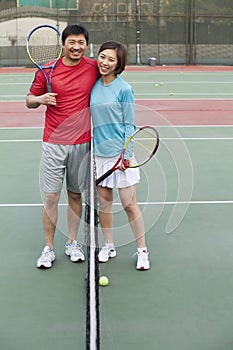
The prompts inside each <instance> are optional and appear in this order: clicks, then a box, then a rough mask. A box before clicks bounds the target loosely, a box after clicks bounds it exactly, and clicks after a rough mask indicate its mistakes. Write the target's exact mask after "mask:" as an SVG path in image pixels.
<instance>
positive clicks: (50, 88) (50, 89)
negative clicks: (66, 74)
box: [47, 83, 53, 92]
mask: <svg viewBox="0 0 233 350" xmlns="http://www.w3.org/2000/svg"><path fill="white" fill-rule="evenodd" d="M47 87H48V92H53V91H52V85H51V83H48V84H47Z"/></svg>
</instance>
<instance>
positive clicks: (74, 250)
mask: <svg viewBox="0 0 233 350" xmlns="http://www.w3.org/2000/svg"><path fill="white" fill-rule="evenodd" d="M65 254H66V255H67V256H69V257H70V260H71V261H72V262H78V261H79V260H81V261H84V260H85V256H84V253H83V250H82V246H81V244H78V243H77V241H73V242H72V243H68V242H66V245H65Z"/></svg>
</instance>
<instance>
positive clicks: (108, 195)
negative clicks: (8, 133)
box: [90, 41, 150, 270]
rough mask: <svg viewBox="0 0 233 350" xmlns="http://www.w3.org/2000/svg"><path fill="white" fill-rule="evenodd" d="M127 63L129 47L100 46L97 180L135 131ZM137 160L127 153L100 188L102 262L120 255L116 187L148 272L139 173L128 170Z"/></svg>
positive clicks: (95, 93) (95, 103)
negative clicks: (115, 217) (114, 211)
mask: <svg viewBox="0 0 233 350" xmlns="http://www.w3.org/2000/svg"><path fill="white" fill-rule="evenodd" d="M126 62H127V49H126V47H125V45H123V44H121V43H119V42H117V41H108V42H105V43H103V44H102V46H101V47H100V49H99V53H98V59H97V64H98V68H99V71H100V74H101V77H100V78H99V79H98V80H97V82H96V84H95V85H94V87H93V89H92V92H91V102H90V105H91V114H92V119H93V127H94V131H93V142H94V155H95V160H96V171H97V178H99V177H100V176H101V175H102V174H103V173H105V172H106V170H108V169H109V168H111V167H112V165H113V164H114V163H115V162H116V159H117V158H118V156H119V154H120V153H121V150H122V148H123V145H124V143H125V141H126V140H127V138H128V137H129V136H130V135H131V134H132V133H133V132H134V130H135V125H134V120H135V110H134V93H133V90H132V87H131V86H130V85H129V84H128V83H127V82H126V81H125V80H123V79H122V78H121V77H120V76H119V74H120V73H122V72H123V70H124V69H125V65H126ZM133 158H134V156H133V153H132V150H129V151H127V152H126V153H125V160H124V162H123V163H122V164H121V165H120V169H119V170H116V171H115V172H114V173H113V174H112V175H110V176H109V177H108V178H107V179H106V180H104V181H103V182H101V183H100V184H99V185H98V187H97V190H98V195H99V215H100V223H101V227H102V231H103V235H104V246H103V247H102V249H101V250H100V252H99V261H100V262H107V261H108V260H109V258H113V257H115V256H116V250H115V246H114V242H113V233H112V231H113V230H112V229H113V214H112V203H113V188H117V189H118V192H119V196H120V199H121V203H122V205H123V207H124V210H125V212H126V214H127V216H128V220H129V223H130V226H131V229H132V231H133V233H134V236H135V239H136V242H137V257H138V259H137V266H136V268H137V269H138V270H148V269H149V268H150V262H149V259H148V256H149V253H148V251H147V248H146V244H145V228H144V221H143V217H142V214H141V212H140V209H139V207H138V204H137V199H136V183H138V182H139V178H140V176H139V170H136V169H127V166H128V165H129V164H130V162H132V161H133Z"/></svg>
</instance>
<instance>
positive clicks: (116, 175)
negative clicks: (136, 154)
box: [95, 156, 140, 188]
mask: <svg viewBox="0 0 233 350" xmlns="http://www.w3.org/2000/svg"><path fill="white" fill-rule="evenodd" d="M117 159H118V156H117V157H112V158H105V157H98V156H95V163H96V178H97V179H98V178H99V177H100V176H102V175H103V174H104V173H106V171H108V170H109V169H111V168H112V167H113V165H114V164H115V163H116V161H117ZM132 162H135V163H136V160H135V158H133V159H132ZM139 181H140V171H139V168H128V169H126V170H125V171H122V170H115V171H114V172H113V173H112V174H111V175H109V176H108V177H107V178H106V179H105V180H103V181H102V182H101V183H100V184H99V186H102V187H109V188H114V187H116V188H123V187H129V186H132V185H135V184H136V183H138V182H139Z"/></svg>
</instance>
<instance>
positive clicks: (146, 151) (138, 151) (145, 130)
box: [96, 126, 159, 185]
mask: <svg viewBox="0 0 233 350" xmlns="http://www.w3.org/2000/svg"><path fill="white" fill-rule="evenodd" d="M158 146H159V134H158V132H157V130H156V129H155V128H153V127H152V126H142V127H140V128H138V129H137V130H136V131H135V132H134V133H133V134H132V135H131V136H130V137H129V138H128V139H127V141H126V142H125V144H124V147H123V149H122V152H121V154H120V156H119V157H118V159H117V161H116V163H115V164H114V165H113V167H112V168H111V169H109V170H108V171H106V173H104V174H103V175H102V176H100V177H99V178H98V179H97V180H96V185H99V184H100V183H101V182H102V181H103V180H105V179H106V178H107V177H108V176H109V175H111V174H112V173H113V172H114V171H115V170H117V169H119V167H120V165H121V164H122V163H123V164H124V166H125V167H127V168H138V167H140V166H142V165H144V164H146V163H147V162H148V161H149V160H150V159H151V158H152V157H153V155H154V154H155V152H156V151H157V149H158ZM128 149H130V150H132V149H133V153H134V156H135V159H136V162H135V161H134V162H133V161H132V162H130V165H129V166H128V165H126V163H125V161H124V156H125V152H126V150H128Z"/></svg>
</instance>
